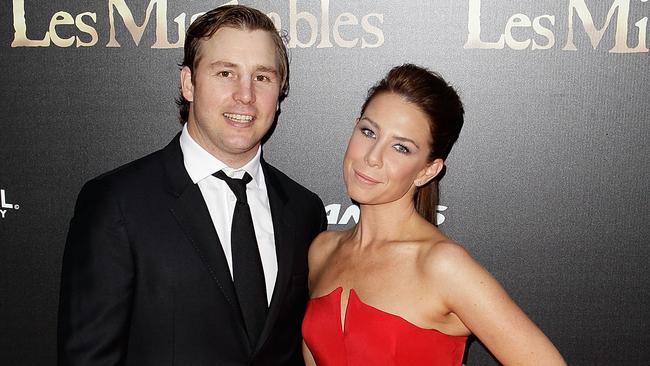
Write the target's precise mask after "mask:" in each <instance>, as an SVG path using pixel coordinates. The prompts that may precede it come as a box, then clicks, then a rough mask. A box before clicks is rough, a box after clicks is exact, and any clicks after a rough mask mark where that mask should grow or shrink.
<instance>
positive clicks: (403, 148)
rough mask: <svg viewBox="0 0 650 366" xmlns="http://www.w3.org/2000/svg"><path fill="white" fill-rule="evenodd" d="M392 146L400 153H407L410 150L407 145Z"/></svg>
mask: <svg viewBox="0 0 650 366" xmlns="http://www.w3.org/2000/svg"><path fill="white" fill-rule="evenodd" d="M393 148H395V150H397V152H399V153H402V154H408V153H410V152H411V150H409V149H408V147H406V146H404V145H402V144H397V145H394V146H393Z"/></svg>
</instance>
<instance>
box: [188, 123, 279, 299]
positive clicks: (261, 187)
mask: <svg viewBox="0 0 650 366" xmlns="http://www.w3.org/2000/svg"><path fill="white" fill-rule="evenodd" d="M180 144H181V151H183V161H184V164H185V169H186V170H187V173H188V174H189V176H190V178H191V179H192V182H193V183H194V184H198V186H199V189H200V190H201V194H202V195H203V199H204V200H205V203H206V205H207V206H208V211H209V212H210V217H211V218H212V223H213V224H214V228H215V229H216V230H217V235H219V241H220V242H221V247H222V248H223V252H224V254H225V255H226V260H227V261H228V268H229V269H230V276H231V277H232V275H233V271H232V245H231V239H230V230H231V227H232V216H233V213H234V211H235V203H236V202H237V198H236V197H235V194H234V193H232V191H231V190H230V187H228V185H227V184H226V182H224V181H223V180H221V179H219V178H216V177H214V176H212V174H214V173H216V172H218V171H220V170H223V171H224V173H226V175H228V176H229V177H231V178H241V177H243V176H244V172H247V173H248V174H249V175H250V176H251V177H252V178H253V180H252V181H251V182H250V183H248V184H247V185H246V195H247V197H248V206H250V209H251V216H252V217H253V227H254V228H255V238H256V239H257V245H258V248H259V251H260V257H261V259H262V268H263V270H264V280H265V281H266V299H267V303H268V304H270V303H271V296H272V295H273V288H274V286H275V280H276V278H277V275H278V260H277V256H276V253H275V239H274V236H273V220H272V218H271V206H270V205H269V196H268V194H267V191H266V183H265V181H264V172H263V171H262V166H261V165H260V155H261V151H262V149H261V147H260V148H259V149H258V150H257V154H256V155H255V157H254V158H253V159H252V160H251V161H249V162H248V163H247V164H246V165H244V166H243V167H241V168H239V169H232V168H230V167H228V166H226V164H224V163H223V162H222V161H220V160H219V159H217V158H215V157H214V156H213V155H212V154H210V153H209V152H207V151H206V150H205V149H203V148H202V147H201V146H200V145H199V144H198V143H197V142H196V141H194V139H193V138H192V136H190V134H189V132H188V131H187V124H186V125H185V126H184V127H183V132H182V133H181V137H180Z"/></svg>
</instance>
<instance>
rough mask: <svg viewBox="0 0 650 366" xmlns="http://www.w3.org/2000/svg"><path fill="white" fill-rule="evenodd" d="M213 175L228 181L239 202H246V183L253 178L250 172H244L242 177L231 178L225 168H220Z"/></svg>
mask: <svg viewBox="0 0 650 366" xmlns="http://www.w3.org/2000/svg"><path fill="white" fill-rule="evenodd" d="M212 175H213V176H215V177H217V178H219V179H221V180H223V181H224V182H226V184H227V185H228V187H230V190H231V191H232V193H234V194H235V197H237V201H238V202H244V203H246V202H247V201H248V200H247V198H246V185H247V184H248V183H249V182H250V181H251V180H253V178H251V176H250V174H248V173H244V176H243V177H242V178H241V179H238V178H230V177H229V176H227V175H226V173H224V171H223V170H220V171H218V172H216V173H214V174H212Z"/></svg>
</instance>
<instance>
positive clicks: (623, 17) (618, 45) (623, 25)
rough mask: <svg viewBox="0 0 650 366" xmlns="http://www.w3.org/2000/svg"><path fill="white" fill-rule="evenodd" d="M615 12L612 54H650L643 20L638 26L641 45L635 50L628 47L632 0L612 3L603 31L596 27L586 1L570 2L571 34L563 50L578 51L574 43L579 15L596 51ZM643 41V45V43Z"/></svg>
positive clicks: (616, 0) (574, 0)
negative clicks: (576, 20)
mask: <svg viewBox="0 0 650 366" xmlns="http://www.w3.org/2000/svg"><path fill="white" fill-rule="evenodd" d="M614 12H617V17H616V35H615V41H614V47H613V48H612V49H610V50H609V52H612V53H636V52H648V48H647V47H646V46H645V39H646V29H647V28H641V26H642V25H643V26H645V25H646V24H645V23H644V22H643V19H642V20H641V21H640V22H638V23H637V24H636V25H637V27H639V44H638V45H637V47H635V48H630V47H629V46H628V45H627V36H628V30H629V29H628V20H629V16H630V0H615V1H614V2H613V3H612V6H611V7H610V8H609V11H608V13H607V18H606V20H605V25H604V26H603V27H602V28H601V29H597V28H596V26H595V25H594V20H593V17H592V16H591V12H590V11H589V9H588V8H587V4H585V1H584V0H570V1H569V34H568V36H567V42H566V45H565V46H564V48H563V50H567V51H576V50H577V48H576V46H575V44H574V43H573V15H574V14H577V15H578V17H579V18H580V20H581V21H582V25H583V27H584V29H585V33H586V34H587V36H588V37H589V40H590V41H591V46H592V47H593V48H594V49H596V48H597V47H598V44H600V41H601V40H602V38H603V34H604V33H605V31H606V30H607V28H608V27H609V24H610V22H611V20H612V17H613V16H614ZM642 41H643V43H642Z"/></svg>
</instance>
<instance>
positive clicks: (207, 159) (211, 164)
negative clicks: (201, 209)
mask: <svg viewBox="0 0 650 366" xmlns="http://www.w3.org/2000/svg"><path fill="white" fill-rule="evenodd" d="M180 144H181V151H182V152H183V163H184V164H185V169H186V170H187V174H189V176H190V178H191V179H192V182H193V183H194V184H196V183H198V182H199V181H201V180H203V179H205V178H207V177H210V176H212V174H214V173H216V172H218V171H220V170H223V171H224V172H225V173H226V174H227V175H228V176H230V177H236V178H241V176H243V175H244V174H243V172H247V173H248V174H250V176H251V177H252V178H253V182H254V183H255V184H256V185H259V184H260V183H261V182H263V177H262V169H261V164H260V158H261V155H262V147H261V146H260V147H258V149H257V153H256V154H255V156H254V157H253V158H252V159H251V160H250V161H249V162H248V163H246V165H244V166H242V167H241V168H238V169H233V168H231V167H229V166H227V165H226V164H225V163H223V162H222V161H221V160H219V159H217V158H216V157H214V156H213V155H212V154H210V153H209V152H207V151H206V150H205V149H204V148H203V147H201V145H199V144H198V143H197V142H196V141H194V139H193V138H192V136H190V133H189V131H188V130H187V123H186V124H185V125H184V126H183V131H182V132H181V137H180Z"/></svg>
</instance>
